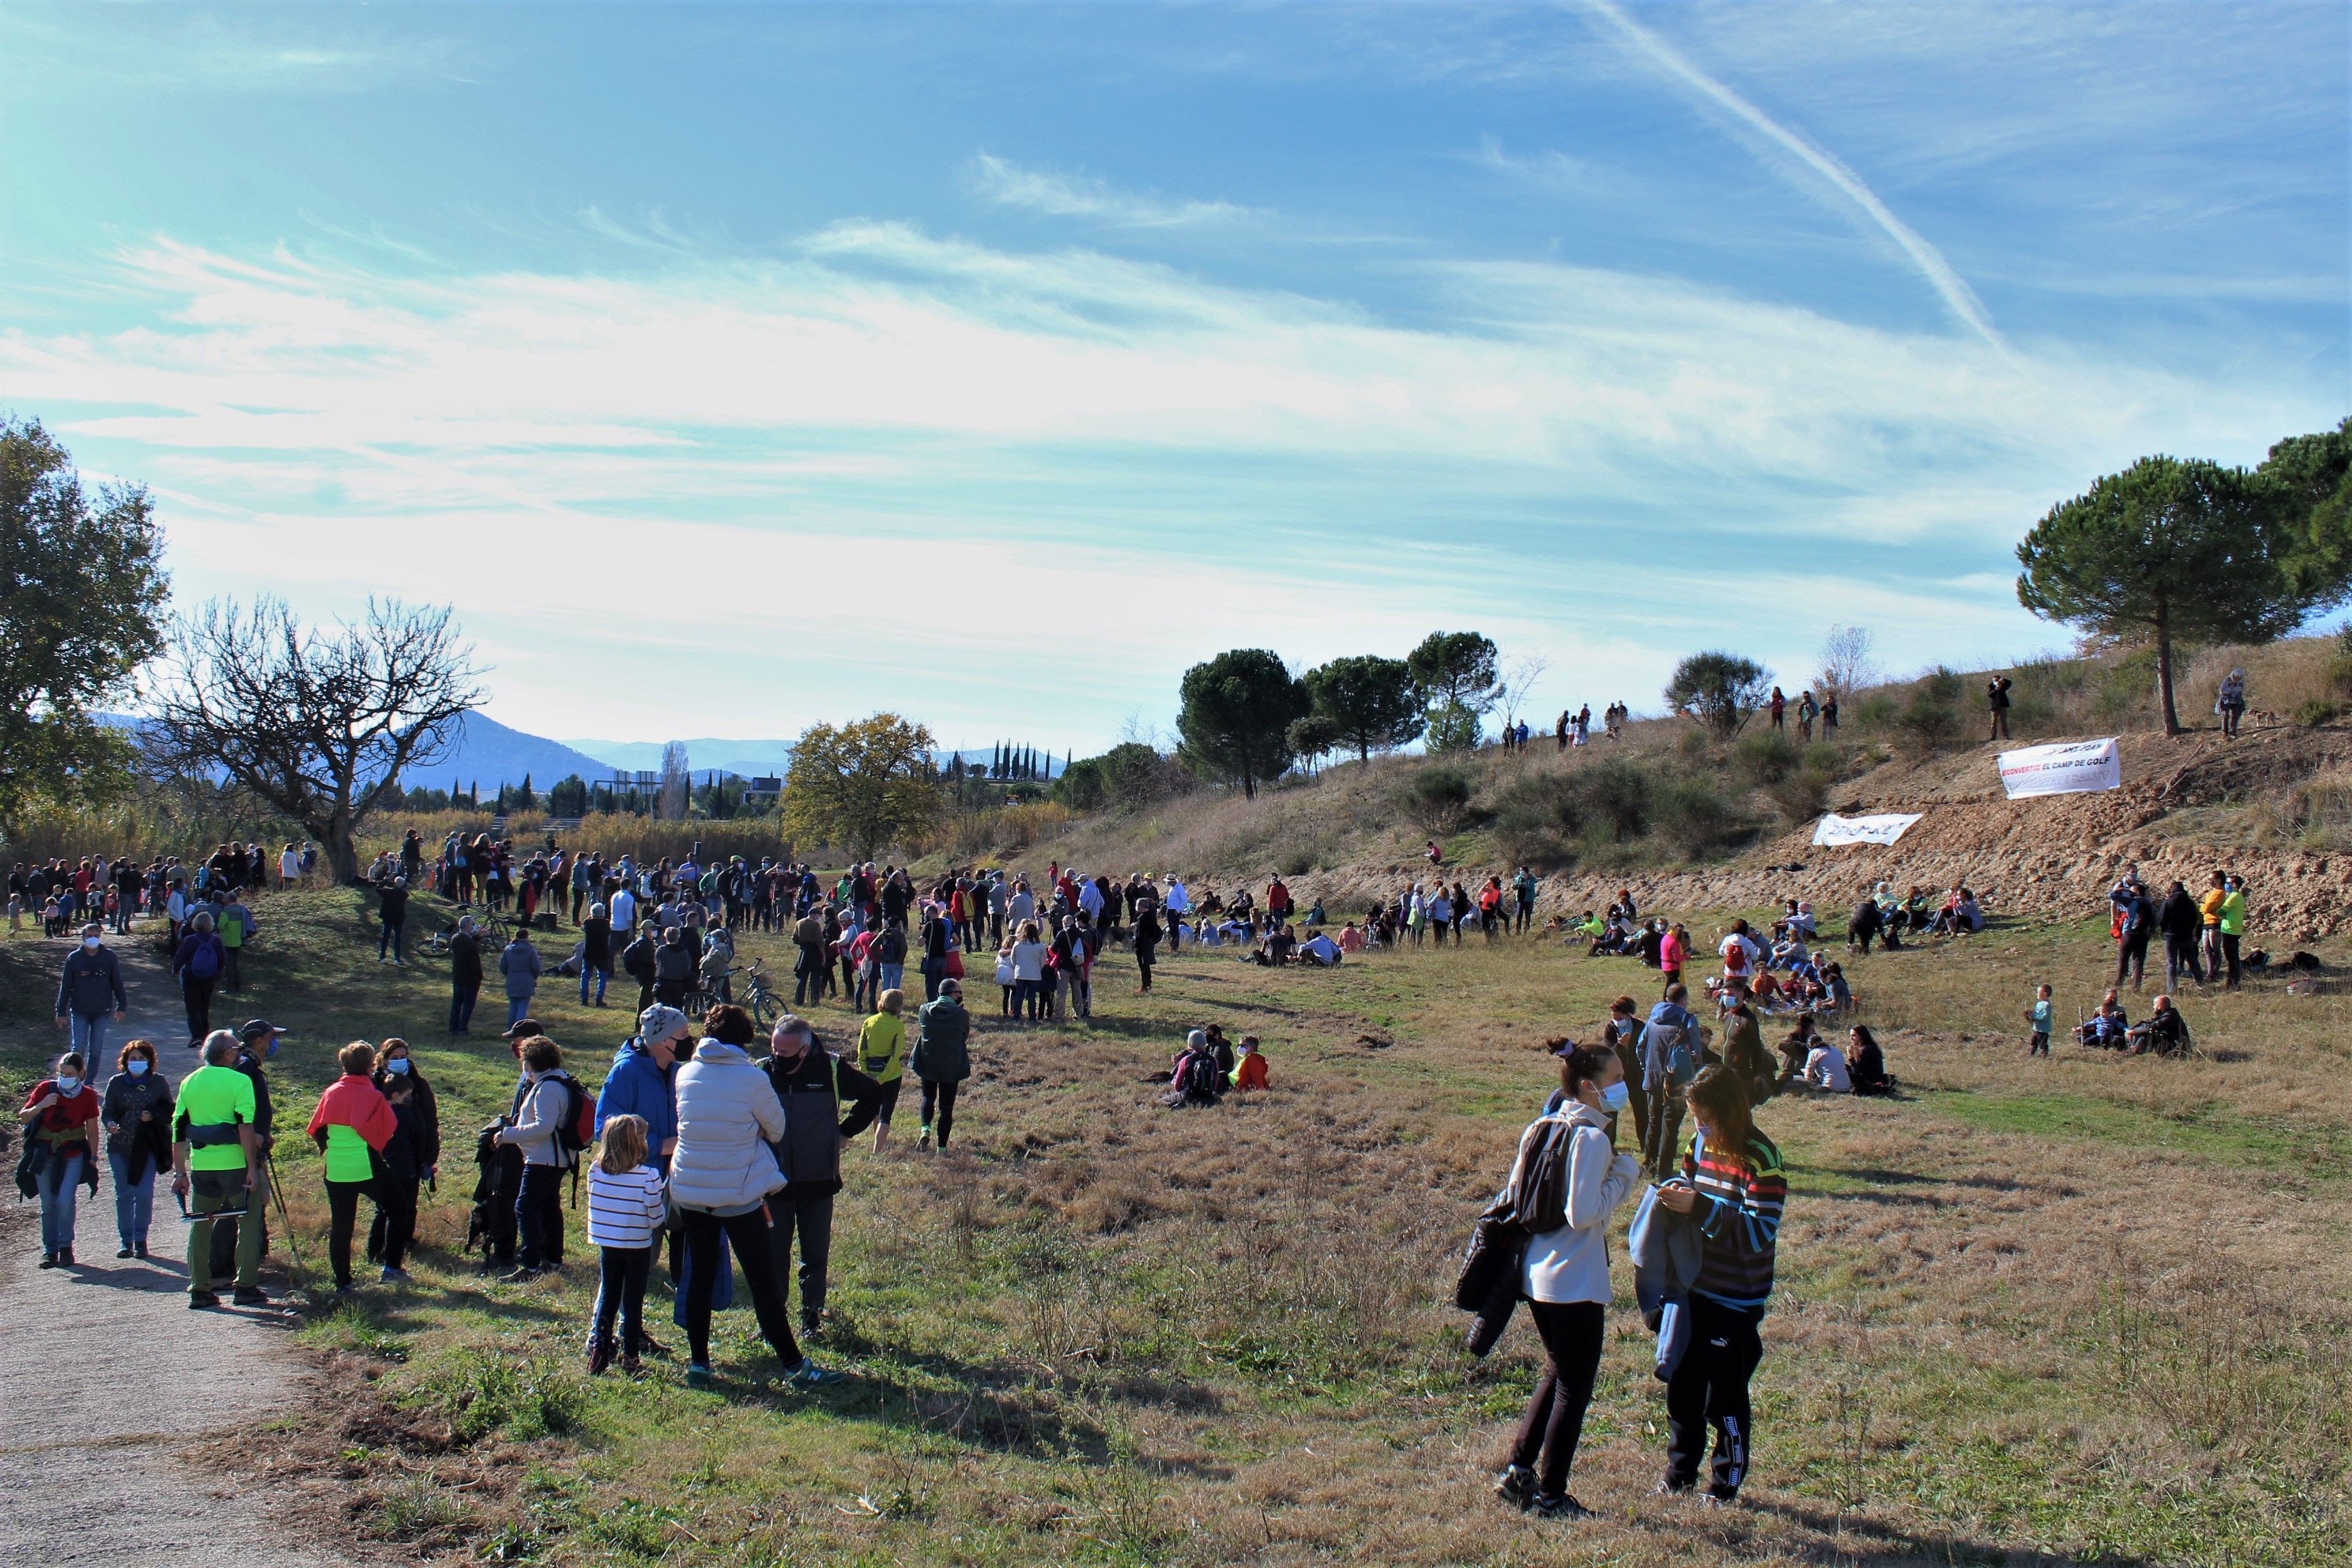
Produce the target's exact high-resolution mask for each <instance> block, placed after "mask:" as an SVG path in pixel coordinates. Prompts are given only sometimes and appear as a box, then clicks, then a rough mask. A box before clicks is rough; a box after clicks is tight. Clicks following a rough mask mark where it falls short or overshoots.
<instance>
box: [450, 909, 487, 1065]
mask: <svg viewBox="0 0 2352 1568" xmlns="http://www.w3.org/2000/svg"><path fill="white" fill-rule="evenodd" d="M481 994H482V939H481V938H480V937H478V936H476V935H475V934H474V917H473V916H471V915H459V916H458V917H457V934H456V935H454V936H452V937H451V938H450V939H449V1032H450V1033H451V1034H453V1035H467V1034H471V1033H473V1029H472V1024H473V1021H474V1002H475V999H476V998H477V997H478V996H480V995H481Z"/></svg>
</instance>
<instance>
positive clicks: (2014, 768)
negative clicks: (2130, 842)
mask: <svg viewBox="0 0 2352 1568" xmlns="http://www.w3.org/2000/svg"><path fill="white" fill-rule="evenodd" d="M1998 761H1999V763H2000V787H2001V788H2002V789H2004V790H2006V791H2007V792H2008V793H2009V798H2010V799H2011V800H2023V799H2025V798H2026V797H2028V796H2029V795H2083V794H2086V793H2088V792H2090V791H2093V790H2102V789H2121V788H2123V784H2124V756H2123V752H2122V751H2121V750H2119V749H2118V748H2117V747H2116V738H2115V737H2114V736H2113V735H2110V736H2108V737H2107V738H2106V739H2105V740H2104V741H2068V742H2063V743H2062V744H2059V745H2054V746H2027V747H2025V748H2023V749H2022V750H2020V751H2015V752H2002V753H2001V754H2000V758H1999V759H1998Z"/></svg>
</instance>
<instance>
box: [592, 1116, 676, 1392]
mask: <svg viewBox="0 0 2352 1568" xmlns="http://www.w3.org/2000/svg"><path fill="white" fill-rule="evenodd" d="M667 1213H668V1200H667V1197H666V1196H665V1194H664V1193H663V1190H662V1173H661V1171H660V1168H659V1167H657V1166H656V1165H653V1164H651V1163H648V1162H647V1161H646V1122H645V1118H643V1117H641V1116H615V1117H613V1118H611V1119H610V1120H609V1121H606V1122H605V1123H604V1137H603V1138H602V1139H600V1140H599V1141H598V1142H597V1145H596V1163H594V1164H593V1165H592V1166H590V1167H589V1171H588V1241H589V1245H590V1246H592V1247H602V1248H603V1249H604V1252H603V1261H602V1265H601V1273H600V1276H599V1279H598V1280H597V1286H596V1321H594V1322H593V1324H592V1325H590V1327H589V1330H588V1372H589V1375H591V1376H592V1377H593V1375H595V1374H596V1373H600V1372H602V1371H604V1369H605V1368H606V1367H608V1366H610V1365H612V1364H613V1352H614V1342H613V1320H614V1317H615V1316H616V1315H617V1316H618V1317H619V1319H620V1321H621V1370H622V1371H624V1372H635V1371H636V1370H637V1364H638V1363H637V1352H638V1351H639V1350H640V1349H642V1348H643V1347H644V1345H645V1344H646V1331H645V1330H646V1277H647V1275H648V1274H649V1273H650V1272H651V1271H652V1268H653V1261H654V1237H656V1236H657V1235H658V1234H660V1231H661V1228H662V1223H663V1221H664V1219H665V1218H666V1217H667Z"/></svg>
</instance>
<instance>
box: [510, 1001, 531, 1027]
mask: <svg viewBox="0 0 2352 1568" xmlns="http://www.w3.org/2000/svg"><path fill="white" fill-rule="evenodd" d="M528 1017H530V997H528V996H509V997H508V998H507V1027H508V1028H509V1029H511V1028H513V1027H514V1026H516V1025H517V1024H520V1023H521V1022H522V1021H523V1020H524V1019H525V1018H528Z"/></svg>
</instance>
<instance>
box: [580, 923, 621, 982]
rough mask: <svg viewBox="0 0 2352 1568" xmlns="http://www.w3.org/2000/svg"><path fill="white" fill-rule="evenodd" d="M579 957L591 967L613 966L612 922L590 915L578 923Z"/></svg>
mask: <svg viewBox="0 0 2352 1568" xmlns="http://www.w3.org/2000/svg"><path fill="white" fill-rule="evenodd" d="M580 945H581V952H580V957H581V960H582V962H583V963H586V964H587V965H588V967H589V968H591V969H610V968H612V967H613V922H612V921H608V920H604V919H603V918H602V917H599V916H593V915H592V916H590V917H589V918H588V919H587V920H585V921H582V922H581V923H580Z"/></svg>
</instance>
